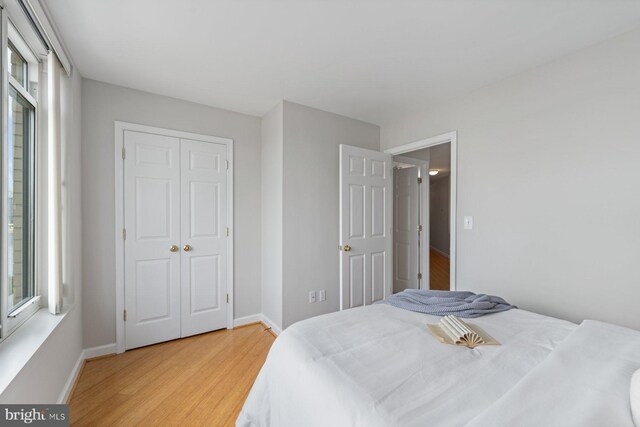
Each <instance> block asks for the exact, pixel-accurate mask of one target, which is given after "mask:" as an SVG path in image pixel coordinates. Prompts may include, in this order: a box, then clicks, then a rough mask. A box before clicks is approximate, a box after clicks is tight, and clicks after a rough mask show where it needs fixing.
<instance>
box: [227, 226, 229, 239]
mask: <svg viewBox="0 0 640 427" xmlns="http://www.w3.org/2000/svg"><path fill="white" fill-rule="evenodd" d="M227 237H229V227H227Z"/></svg>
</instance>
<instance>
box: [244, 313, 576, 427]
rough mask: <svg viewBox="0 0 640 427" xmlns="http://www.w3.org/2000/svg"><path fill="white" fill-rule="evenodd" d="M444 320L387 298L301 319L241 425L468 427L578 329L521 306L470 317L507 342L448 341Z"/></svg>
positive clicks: (282, 339)
mask: <svg viewBox="0 0 640 427" xmlns="http://www.w3.org/2000/svg"><path fill="white" fill-rule="evenodd" d="M439 320H440V318H439V317H436V316H430V315H426V314H420V313H414V312H410V311H406V310H402V309H399V308H395V307H392V306H389V305H385V304H379V305H373V306H367V307H360V308H354V309H350V310H345V311H341V312H336V313H331V314H327V315H323V316H319V317H316V318H312V319H308V320H305V321H302V322H299V323H297V324H295V325H293V326H291V327H289V328H287V329H286V330H285V331H284V332H283V333H282V334H281V335H280V336H279V337H278V339H277V340H276V341H275V342H274V344H273V346H272V348H271V350H270V352H269V355H268V357H267V360H266V362H265V364H264V366H263V368H262V370H261V371H260V373H259V375H258V377H257V378H256V381H255V384H254V386H253V388H252V390H251V392H250V393H249V396H248V398H247V400H246V402H245V405H244V407H243V409H242V411H241V413H240V416H239V418H238V420H237V426H242V427H244V426H254V427H257V426H260V427H267V426H278V427H286V426H296V427H297V426H309V427H312V426H323V427H324V426H368V427H375V426H425V425H429V426H432V427H437V426H461V425H465V424H467V423H468V422H470V421H471V420H473V419H474V418H475V417H477V416H478V415H480V414H482V413H484V412H485V411H487V409H488V408H489V407H490V406H491V405H493V404H494V403H495V402H496V401H497V400H499V399H500V398H501V397H502V396H504V395H505V394H506V393H507V392H508V391H509V390H511V389H512V388H513V387H514V386H515V385H516V384H517V383H518V382H519V381H520V380H521V379H522V378H523V377H525V375H527V373H529V372H530V371H532V370H534V368H536V366H538V365H539V364H540V363H541V362H542V361H543V360H544V359H545V358H547V356H549V354H550V353H551V352H552V351H553V350H554V348H556V347H557V346H558V345H559V344H560V343H561V342H562V341H563V340H565V338H566V337H567V336H568V335H569V334H570V333H571V332H572V331H573V330H574V329H575V328H577V325H575V324H573V323H570V322H567V321H563V320H559V319H555V318H552V317H547V316H543V315H539V314H535V313H531V312H528V311H524V310H519V309H514V310H509V311H506V312H503V313H496V314H491V315H487V316H484V317H480V318H477V319H472V320H470V323H473V324H477V325H479V326H480V327H481V328H482V329H484V330H485V331H486V332H488V333H489V334H490V335H492V336H493V337H494V338H496V339H497V340H498V341H499V342H500V343H501V345H500V346H481V347H476V348H475V349H468V348H465V347H458V346H451V345H446V344H441V343H440V342H438V341H437V340H436V339H435V338H434V337H433V336H432V335H431V334H430V332H429V331H428V329H427V327H426V325H427V324H428V323H437V322H438V321H439Z"/></svg>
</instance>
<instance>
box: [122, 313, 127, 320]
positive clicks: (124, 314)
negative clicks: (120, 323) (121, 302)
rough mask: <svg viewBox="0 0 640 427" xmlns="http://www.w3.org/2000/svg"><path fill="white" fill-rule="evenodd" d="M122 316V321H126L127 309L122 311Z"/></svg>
mask: <svg viewBox="0 0 640 427" xmlns="http://www.w3.org/2000/svg"><path fill="white" fill-rule="evenodd" d="M122 318H123V319H124V321H125V322H126V321H127V310H125V311H124V313H123V314H122Z"/></svg>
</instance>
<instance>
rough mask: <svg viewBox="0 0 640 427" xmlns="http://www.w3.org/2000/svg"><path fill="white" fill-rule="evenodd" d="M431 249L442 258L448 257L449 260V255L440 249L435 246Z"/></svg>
mask: <svg viewBox="0 0 640 427" xmlns="http://www.w3.org/2000/svg"><path fill="white" fill-rule="evenodd" d="M429 247H430V248H431V249H433V250H434V251H436V252H438V253H439V254H440V255H442V256H446V257H447V258H449V254H448V253H445V252H442V251H441V250H440V249H438V248H436V247H435V246H429Z"/></svg>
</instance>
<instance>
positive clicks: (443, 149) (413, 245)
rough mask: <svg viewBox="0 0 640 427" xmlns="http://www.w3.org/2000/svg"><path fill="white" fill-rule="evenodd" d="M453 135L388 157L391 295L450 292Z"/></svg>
mask: <svg viewBox="0 0 640 427" xmlns="http://www.w3.org/2000/svg"><path fill="white" fill-rule="evenodd" d="M455 144H456V141H455V133H452V134H447V135H443V136H441V137H436V138H430V139H428V140H424V141H418V142H416V143H412V144H408V145H407V146H403V147H397V148H395V149H393V150H387V153H389V154H392V155H393V293H397V292H401V291H403V290H405V289H425V290H426V289H431V290H454V289H455V148H456V147H455Z"/></svg>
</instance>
